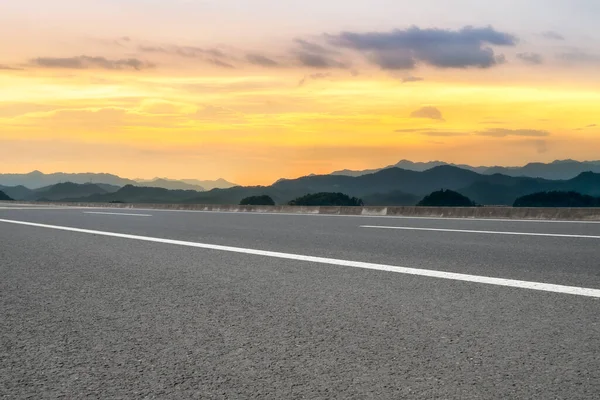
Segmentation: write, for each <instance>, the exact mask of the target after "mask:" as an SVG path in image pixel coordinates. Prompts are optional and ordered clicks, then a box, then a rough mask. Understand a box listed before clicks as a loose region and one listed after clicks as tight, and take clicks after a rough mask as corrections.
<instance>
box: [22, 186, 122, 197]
mask: <svg viewBox="0 0 600 400" xmlns="http://www.w3.org/2000/svg"><path fill="white" fill-rule="evenodd" d="M117 189H118V188H117ZM105 193H108V191H107V190H106V189H105V188H102V187H101V186H100V185H95V184H93V183H84V184H77V183H72V182H65V183H58V184H56V185H51V186H48V187H44V188H40V189H37V190H34V191H33V193H32V195H31V197H30V198H29V199H27V200H39V199H44V200H49V201H55V200H62V199H66V198H69V197H86V196H90V195H94V194H105Z"/></svg>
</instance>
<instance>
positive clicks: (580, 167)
mask: <svg viewBox="0 0 600 400" xmlns="http://www.w3.org/2000/svg"><path fill="white" fill-rule="evenodd" d="M441 165H450V166H454V167H459V168H462V169H467V170H470V171H474V172H477V173H480V174H484V175H493V174H503V175H508V176H513V177H520V176H526V177H532V178H544V179H550V180H558V179H571V178H574V177H576V176H577V175H579V174H581V173H582V172H588V171H590V172H596V173H600V161H575V160H557V161H554V162H552V163H549V164H544V163H529V164H527V165H525V166H522V167H498V166H494V167H485V166H479V167H475V166H471V165H465V164H452V163H446V162H443V161H430V162H412V161H408V160H402V161H400V162H398V163H397V164H395V165H389V166H387V167H384V168H377V169H367V170H363V171H353V170H348V169H345V170H341V171H334V172H332V173H331V175H342V176H354V177H358V176H362V175H368V174H372V173H375V172H379V171H381V170H383V169H389V168H402V169H406V170H409V171H421V172H422V171H426V170H428V169H431V168H434V167H438V166H441Z"/></svg>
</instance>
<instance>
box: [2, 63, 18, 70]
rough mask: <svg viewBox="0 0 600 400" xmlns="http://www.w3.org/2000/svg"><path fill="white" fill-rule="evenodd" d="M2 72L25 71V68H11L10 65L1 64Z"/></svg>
mask: <svg viewBox="0 0 600 400" xmlns="http://www.w3.org/2000/svg"><path fill="white" fill-rule="evenodd" d="M0 71H23V68H17V67H11V66H10V65H4V64H0Z"/></svg>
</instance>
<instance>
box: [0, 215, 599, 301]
mask: <svg viewBox="0 0 600 400" xmlns="http://www.w3.org/2000/svg"><path fill="white" fill-rule="evenodd" d="M0 222H5V223H8V224H15V225H26V226H33V227H38V228H47V229H56V230H60V231H67V232H77V233H88V234H92V235H99V236H110V237H117V238H122V239H132V240H141V241H145V242H154V243H165V244H172V245H177V246H186V247H195V248H201V249H209V250H218V251H226V252H231V253H241V254H250V255H255V256H263V257H273V258H281V259H286V260H295V261H306V262H312V263H319V264H328V265H337V266H344V267H353V268H362V269H369V270H377V271H387V272H396V273H399V274H405V275H416V276H425V277H430V278H439V279H448V280H453V281H463V282H472V283H480V284H487V285H495V286H506V287H513V288H519V289H529V290H537V291H543V292H553V293H562V294H572V295H576V296H585V297H594V298H600V289H592V288H584V287H578V286H564V285H555V284H550V283H541V282H530V281H519V280H514V279H504V278H492V277H487V276H479V275H467V274H459V273H455V272H445V271H435V270H427V269H417V268H406V267H398V266H393V265H385V264H374V263H368V262H361V261H349V260H338V259H335V258H324V257H315V256H305V255H300V254H291V253H281V252H275V251H265V250H255V249H247V248H243V247H231V246H221V245H215V244H207V243H197V242H186V241H183V240H173V239H162V238H156V237H149V236H138V235H130V234H125V233H115V232H106V231H96V230H90V229H80V228H71V227H67V226H58V225H46V224H38V223H34V222H24V221H14V220H8V219H0Z"/></svg>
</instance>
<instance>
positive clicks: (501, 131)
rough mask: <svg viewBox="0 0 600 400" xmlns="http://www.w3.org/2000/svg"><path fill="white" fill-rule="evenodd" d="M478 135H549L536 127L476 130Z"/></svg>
mask: <svg viewBox="0 0 600 400" xmlns="http://www.w3.org/2000/svg"><path fill="white" fill-rule="evenodd" d="M477 135H479V136H489V137H497V138H499V137H507V136H523V137H546V136H550V132H548V131H541V130H536V129H504V128H492V129H486V130H485V131H480V132H477Z"/></svg>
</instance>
